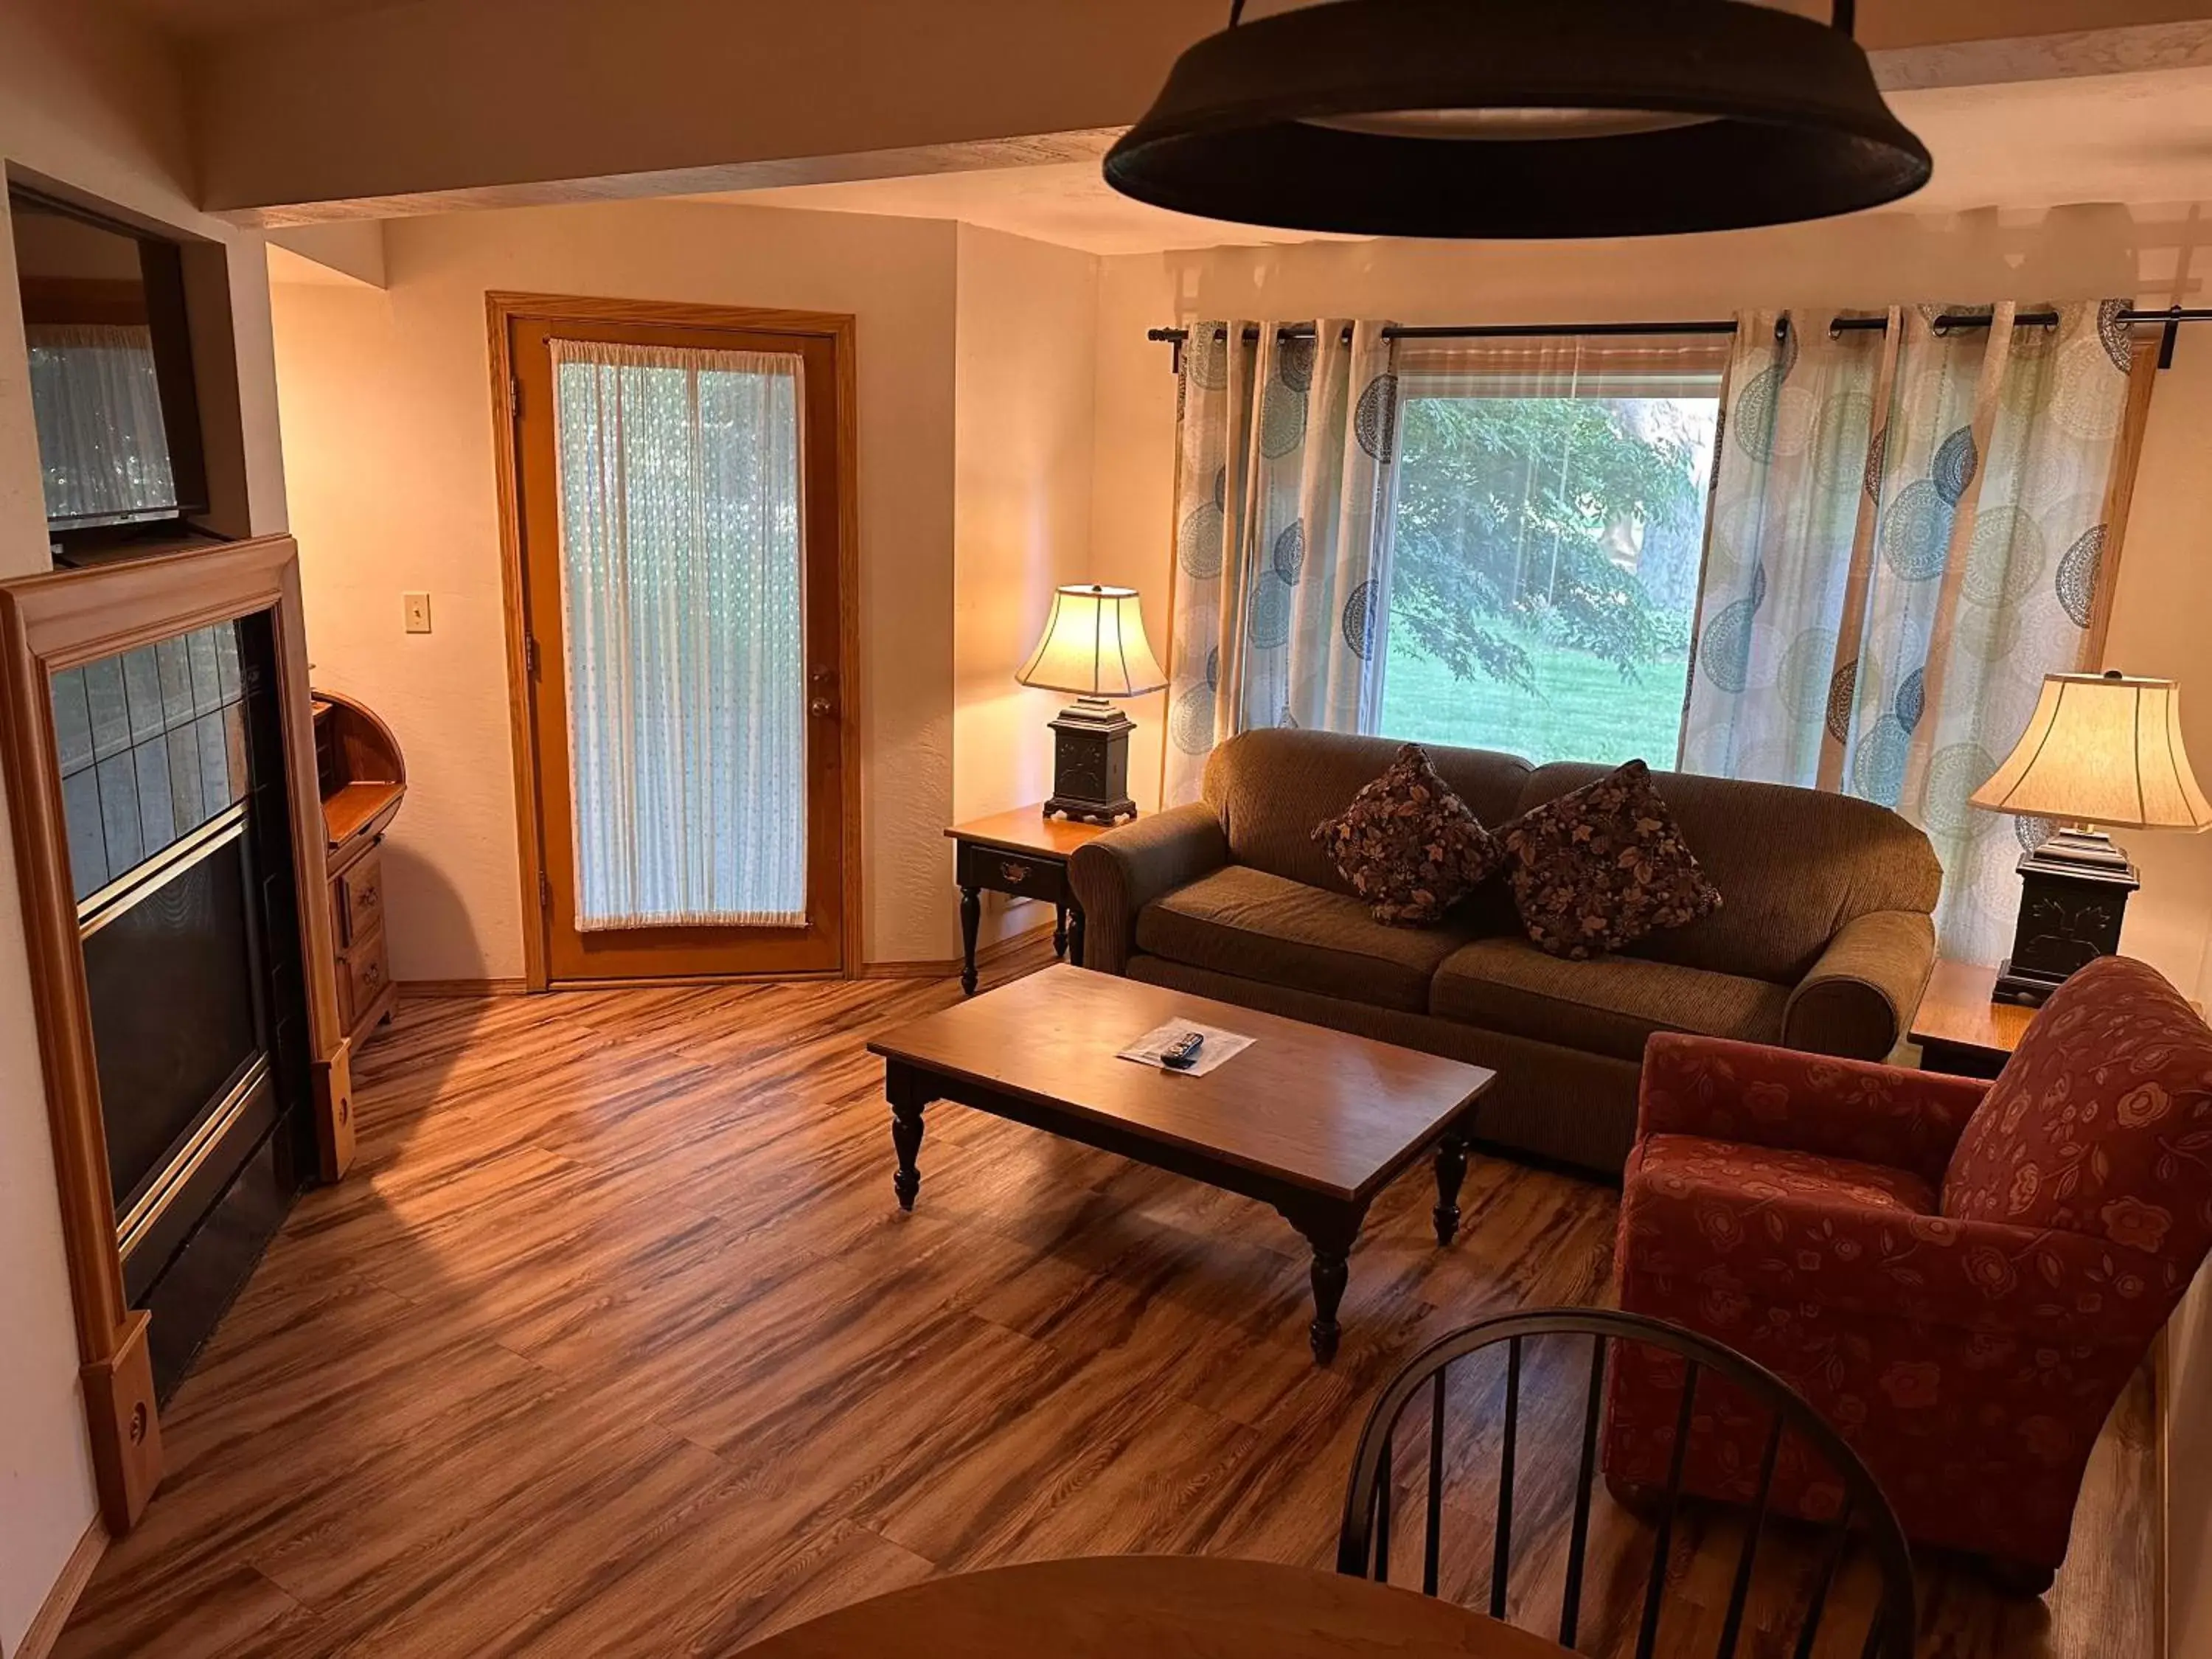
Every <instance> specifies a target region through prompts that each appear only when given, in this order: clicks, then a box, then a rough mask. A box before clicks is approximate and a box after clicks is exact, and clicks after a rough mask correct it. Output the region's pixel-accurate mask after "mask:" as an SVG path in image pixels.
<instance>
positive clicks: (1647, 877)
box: [1499, 760, 1721, 961]
mask: <svg viewBox="0 0 2212 1659" xmlns="http://www.w3.org/2000/svg"><path fill="white" fill-rule="evenodd" d="M1499 838H1500V839H1501V840H1502V841H1503V842H1504V845H1505V848H1506V851H1507V854H1508V855H1509V856H1510V859H1511V860H1512V880H1513V902H1514V904H1515V905H1516V907H1517V908H1519V910H1520V912H1521V921H1522V926H1523V927H1526V928H1527V929H1528V937H1529V939H1532V940H1533V941H1534V943H1535V944H1536V945H1538V946H1539V947H1540V948H1541V949H1543V950H1545V951H1549V952H1551V954H1552V955H1553V956H1555V957H1571V958H1572V959H1574V960H1576V961H1582V960H1584V959H1586V958H1588V957H1595V956H1603V955H1604V954H1605V953H1607V951H1618V950H1620V948H1621V947H1622V946H1623V945H1633V944H1634V943H1635V942H1636V941H1637V940H1638V939H1642V938H1644V936H1645V935H1646V934H1648V933H1656V932H1657V931H1658V930H1660V929H1661V928H1663V927H1685V926H1686V925H1687V924H1688V923H1690V922H1693V921H1697V920H1698V919H1699V917H1701V916H1708V915H1711V914H1712V913H1713V912H1714V911H1716V910H1717V909H1719V908H1721V896H1720V891H1719V890H1718V889H1717V888H1716V887H1715V886H1714V885H1713V884H1712V883H1711V882H1710V881H1708V880H1706V879H1705V872H1704V870H1702V869H1701V868H1699V864H1698V860H1696V859H1695V858H1693V857H1692V855H1691V853H1690V849H1689V848H1688V847H1687V846H1686V844H1685V843H1684V842H1683V840H1682V832H1681V829H1680V828H1679V827H1678V826H1677V825H1676V824H1675V823H1674V814H1673V813H1672V812H1669V811H1668V810H1667V803H1666V802H1664V801H1663V800H1661V799H1659V792H1658V791H1657V790H1656V788H1654V787H1652V784H1651V769H1650V768H1649V767H1647V766H1646V765H1644V763H1643V762H1642V761H1640V760H1639V761H1631V762H1629V763H1628V764H1627V765H1626V766H1624V767H1622V768H1620V770H1618V771H1615V772H1608V773H1607V774H1606V775H1605V776H1603V777H1601V778H1599V779H1597V780H1596V781H1594V782H1590V783H1586V784H1584V785H1583V787H1581V788H1579V789H1574V790H1570V791H1569V792H1568V793H1565V794H1564V795H1561V796H1559V798H1558V799H1555V800H1548V801H1546V802H1545V803H1544V804H1543V805H1541V806H1539V807H1537V808H1536V809H1534V811H1529V812H1525V813H1523V814H1522V816H1521V817H1517V818H1516V819H1514V820H1513V822H1512V823H1509V824H1507V825H1506V826H1505V828H1504V829H1503V830H1501V831H1500V832H1499Z"/></svg>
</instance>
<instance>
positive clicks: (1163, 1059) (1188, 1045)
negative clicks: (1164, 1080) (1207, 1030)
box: [1160, 1031, 1206, 1072]
mask: <svg viewBox="0 0 2212 1659" xmlns="http://www.w3.org/2000/svg"><path fill="white" fill-rule="evenodd" d="M1205 1046H1206V1038H1205V1037H1204V1036H1202V1035H1201V1034H1200V1033H1199V1032H1196V1031H1189V1032H1186V1033H1185V1034H1184V1035H1183V1036H1182V1040H1181V1041H1179V1042H1176V1045H1175V1046H1174V1047H1173V1048H1170V1049H1169V1050H1168V1051H1167V1053H1165V1054H1162V1055H1161V1056H1160V1064H1161V1065H1163V1066H1166V1067H1167V1068H1168V1069H1169V1070H1170V1071H1171V1072H1187V1071H1188V1070H1189V1069H1190V1068H1191V1067H1192V1066H1195V1065H1196V1064H1197V1063H1198V1051H1199V1050H1200V1048H1204V1047H1205Z"/></svg>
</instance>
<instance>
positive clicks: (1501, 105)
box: [1106, 0, 1932, 238]
mask: <svg viewBox="0 0 2212 1659" xmlns="http://www.w3.org/2000/svg"><path fill="white" fill-rule="evenodd" d="M1239 9H1241V7H1240V8H1239ZM1839 12H1841V13H1842V14H1843V15H1840V16H1839V18H1838V22H1839V23H1847V22H1848V18H1849V13H1848V9H1847V8H1839ZM1232 15H1233V14H1232ZM1931 171H1932V167H1931V164H1930V162H1929V155H1928V151H1927V149H1926V148H1925V147H1924V146H1923V144H1922V143H1920V141H1919V140H1918V139H1917V138H1916V137H1913V135H1912V134H1911V132H1910V131H1907V130H1906V129H1905V127H1904V125H1901V124H1900V123H1899V121H1898V119H1897V118H1896V117H1895V116H1894V115H1893V114H1892V113H1891V112H1890V110H1889V106H1888V105H1887V104H1886V103H1884V102H1883V101H1882V96H1881V91H1880V89H1879V88H1876V87H1875V81H1874V71H1873V69H1872V67H1871V66H1870V65H1869V63H1868V61H1867V56H1866V53H1865V52H1862V51H1861V50H1860V49H1859V46H1858V45H1857V42H1856V41H1854V40H1852V39H1851V37H1850V33H1849V32H1848V28H1847V27H1829V26H1827V25H1826V24H1822V23H1819V22H1815V21H1812V20H1810V19H1808V18H1803V17H1798V16H1795V15H1790V14H1789V13H1786V12H1778V11H1772V10H1769V9H1765V8H1764V7H1760V6H1754V5H1748V4H1742V3H1738V0H1329V3H1322V4H1316V5H1310V6H1307V7H1305V8H1304V9H1299V10H1295V11H1286V12H1280V13H1278V14H1276V15H1273V16H1270V17H1264V18H1260V19H1257V20H1255V21H1250V22H1232V24H1231V27H1228V28H1226V29H1225V30H1223V31H1222V32H1221V33H1218V34H1213V35H1209V36H1207V37H1206V39H1205V40H1200V41H1199V42H1198V43H1197V44H1196V45H1195V46H1192V47H1191V48H1190V49H1189V50H1188V52H1184V53H1183V55H1182V58H1179V59H1177V60H1176V66H1175V69H1174V70H1173V71H1172V72H1171V73H1170V76H1169V77H1168V83H1167V85H1166V87H1165V88H1164V89H1163V90H1162V92H1161V93H1160V95H1159V99H1158V101H1157V102H1156V103H1155V104H1154V105H1153V106H1152V109H1151V111H1150V112H1147V113H1146V116H1145V118H1144V119H1142V120H1141V121H1139V122H1138V123H1137V125H1135V126H1134V127H1132V128H1131V129H1130V130H1129V131H1128V132H1127V133H1126V134H1125V135H1123V137H1122V138H1121V142H1120V143H1117V144H1115V146H1114V148H1113V149H1112V150H1111V151H1110V152H1109V153H1108V155H1107V157H1106V179H1107V182H1108V183H1109V184H1110V185H1113V187H1114V188H1115V189H1116V190H1118V191H1121V192H1122V193H1123V194H1124V195H1127V196H1133V197H1136V198H1137V199H1138V200H1139V201H1143V202H1149V203H1152V204H1153V205H1155V206H1158V207H1164V208H1170V209H1173V210H1176V211H1177V212H1181V213H1192V214H1197V215H1199V216H1202V217H1206V218H1211V219H1225V220H1231V221H1234V222H1240V223H1245V224H1257V225H1271V226H1277V227H1280V228H1288V229H1298V230H1320V231H1338V232H1344V233H1347V234H1354V235H1373V236H1437V237H1501V238H1506V237H1593V236H1640V235H1658V234H1668V233H1671V232H1681V231H1697V230H1728V229H1736V228H1742V227H1745V226H1750V225H1768V224H1783V223H1788V222H1794V221H1796V220H1802V219H1818V218H1823V217H1826V216H1829V215H1832V214H1838V213H1851V212H1856V211H1857V210H1860V209H1863V208H1870V207H1878V206H1880V205H1881V204H1883V203H1886V202H1893V201H1895V200H1897V199H1898V198H1899V197H1904V196H1909V195H1911V193H1912V192H1913V191H1916V190H1917V189H1919V188H1920V187H1921V186H1922V185H1924V184H1926V183H1927V182H1928V179H1929V173H1930V172H1931Z"/></svg>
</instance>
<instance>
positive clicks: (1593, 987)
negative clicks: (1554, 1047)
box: [1429, 939, 1790, 1060]
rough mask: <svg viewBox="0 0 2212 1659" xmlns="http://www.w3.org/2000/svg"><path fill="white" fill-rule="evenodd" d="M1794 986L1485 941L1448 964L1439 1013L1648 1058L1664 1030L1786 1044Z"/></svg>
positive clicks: (1437, 1000) (1436, 1004)
mask: <svg viewBox="0 0 2212 1659" xmlns="http://www.w3.org/2000/svg"><path fill="white" fill-rule="evenodd" d="M1789 1004H1790V993H1789V990H1788V988H1787V987H1784V986H1780V985H1770V984H1768V983H1767V982H1766V981H1765V980H1760V979H1746V978H1743V977H1741V976H1740V975H1735V974H1715V973H1708V972H1706V971H1705V969H1701V968H1682V967H1678V966H1676V965H1675V964H1674V963H1670V962H1644V961H1641V960H1639V959H1638V958H1637V957H1602V958H1601V959H1599V960H1597V961H1595V962H1571V961H1567V960H1564V959H1562V958H1560V957H1551V956H1547V955H1545V954H1544V952H1542V951H1539V950H1537V949H1536V948H1535V947H1534V945H1529V944H1528V942H1527V941H1526V940H1523V939H1476V940H1474V941H1473V942H1472V943H1470V944H1468V945H1462V946H1461V947H1460V948H1459V949H1458V950H1456V951H1453V952H1452V954H1451V955H1450V956H1449V957H1445V958H1444V961H1443V964H1442V965H1441V966H1440V967H1439V968H1438V969H1437V976H1436V981H1435V983H1434V985H1433V986H1431V988H1430V992H1429V1012H1431V1013H1433V1014H1437V1015H1439V1016H1441V1017H1442V1018H1446V1019H1455V1020H1459V1021H1461V1022H1462V1023H1463V1024H1469V1025H1480V1026H1482V1027H1484V1028H1485V1029H1486V1030H1493V1031H1512V1032H1515V1033H1516V1034H1518V1035H1520V1036H1527V1037H1534V1038H1535V1039H1537V1040H1538V1041H1540V1042H1556V1043H1559V1044H1562V1045H1564V1046H1565V1047H1566V1048H1580V1049H1583V1050H1584V1051H1585V1052H1587V1053H1589V1054H1612V1055H1613V1056H1615V1057H1617V1058H1619V1059H1621V1060H1641V1059H1643V1057H1644V1042H1645V1040H1646V1039H1647V1038H1649V1037H1650V1036H1651V1035H1652V1033H1653V1032H1655V1031H1692V1032H1696V1033H1698V1034H1699V1035H1700V1036H1724V1037H1735V1038H1736V1039H1737V1040H1738V1041H1740V1042H1779V1041H1780V1040H1781V1036H1782V1018H1783V1013H1784V1010H1785V1009H1787V1008H1788V1006H1789Z"/></svg>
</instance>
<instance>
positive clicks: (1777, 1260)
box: [1616, 1160, 2188, 1349]
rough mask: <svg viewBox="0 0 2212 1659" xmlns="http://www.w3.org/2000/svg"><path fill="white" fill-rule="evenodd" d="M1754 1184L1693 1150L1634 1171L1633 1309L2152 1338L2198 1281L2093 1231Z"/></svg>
mask: <svg viewBox="0 0 2212 1659" xmlns="http://www.w3.org/2000/svg"><path fill="white" fill-rule="evenodd" d="M1755 1190H1756V1194H1757V1195H1756V1196H1754V1195H1753V1189H1749V1188H1737V1187H1732V1186H1731V1185H1730V1184H1729V1182H1728V1180H1727V1178H1726V1176H1725V1175H1724V1174H1723V1173H1722V1172H1721V1171H1720V1170H1718V1169H1717V1168H1716V1169H1715V1170H1713V1171H1712V1173H1711V1175H1710V1176H1708V1175H1705V1174H1704V1173H1701V1172H1700V1171H1699V1170H1695V1169H1691V1170H1683V1169H1681V1168H1680V1160H1670V1161H1669V1165H1668V1170H1667V1171H1666V1172H1664V1173H1659V1174H1652V1173H1644V1174H1640V1175H1638V1176H1632V1178H1631V1180H1630V1182H1629V1183H1628V1187H1627V1190H1626V1193H1625V1194H1623V1197H1622V1205H1621V1220H1620V1236H1619V1237H1620V1242H1619V1255H1618V1261H1617V1263H1616V1266H1617V1268H1618V1272H1619V1274H1620V1286H1621V1299H1622V1305H1623V1306H1624V1307H1627V1308H1630V1309H1632V1310H1634V1309H1638V1308H1642V1309H1644V1310H1650V1308H1652V1307H1654V1306H1673V1305H1680V1304H1683V1303H1684V1302H1685V1300H1687V1301H1688V1302H1689V1303H1690V1304H1693V1305H1694V1304H1700V1303H1703V1304H1711V1299H1712V1298H1713V1297H1723V1298H1743V1297H1748V1298H1750V1300H1751V1301H1752V1302H1753V1304H1760V1305H1765V1306H1771V1307H1780V1308H1793V1309H1802V1310H1809V1309H1812V1308H1820V1309H1824V1310H1829V1311H1831V1312H1836V1313H1852V1314H1862V1315H1867V1316H1875V1317H1887V1318H1895V1319H1905V1320H1909V1321H1911V1322H1914V1323H1917V1324H1928V1325H1944V1326H1949V1327H1952V1328H1957V1329H1962V1330H1971V1331H1982V1332H1989V1333H1993V1334H2002V1335H2005V1336H2010V1337H2019V1338H2027V1339H2033V1340H2039V1341H2047V1342H2051V1343H2054V1344H2061V1345H2063V1346H2065V1347H2067V1348H2069V1349H2073V1348H2075V1347H2078V1346H2081V1345H2083V1344H2094V1345H2095V1346H2100V1347H2103V1346H2112V1345H2125V1346H2145V1345H2148V1343H2149V1341H2150V1340H2151V1339H2152V1337H2153V1336H2154V1335H2155V1334H2157V1333H2158V1331H2159V1330H2160V1328H2161V1327H2163V1326H2164V1325H2165V1323H2166V1319H2167V1317H2168V1316H2169V1315H2170V1314H2171V1313H2172V1310H2173V1306H2174V1304H2175V1303H2176V1302H2177V1301H2178V1300H2179V1298H2180V1297H2181V1294H2182V1292H2183V1291H2185V1290H2186V1289H2187V1288H2188V1285H2187V1281H2186V1279H2181V1278H2180V1277H2179V1275H2180V1269H2179V1267H2178V1266H2177V1265H2176V1264H2174V1263H2172V1262H2169V1261H2164V1260H2162V1259H2160V1257H2158V1256H2155V1255H2149V1254H2148V1253H2146V1252H2144V1251H2141V1250H2135V1249H2127V1248H2124V1247H2123V1246H2120V1245H2116V1244H2112V1243H2108V1242H2107V1241H2106V1240H2104V1239H2100V1238H2092V1237H2089V1236H2088V1235H2087V1234H2086V1233H2077V1232H2070V1231H2063V1230H2060V1229H2046V1228H2033V1227H2015V1226H2011V1225H2006V1224H2004V1223H2002V1222H1990V1221H1961V1220H1954V1219H1952V1218H1949V1217H1946V1216H1936V1215H1909V1214H1905V1213H1902V1212H1899V1211H1896V1210H1893V1209H1889V1208H1886V1207H1882V1206H1876V1205H1871V1204H1861V1203H1854V1202H1850V1201H1849V1200H1835V1199H1820V1198H1814V1197H1808V1196H1806V1195H1803V1194H1796V1193H1790V1192H1785V1191H1782V1190H1780V1189H1778V1188H1777V1187H1776V1186H1775V1185H1773V1184H1772V1183H1769V1182H1762V1183H1759V1185H1758V1186H1757V1188H1756V1189H1755ZM1708 1311H1713V1312H1721V1311H1726V1310H1722V1309H1715V1308H1711V1307H1710V1306H1709V1307H1708Z"/></svg>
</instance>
